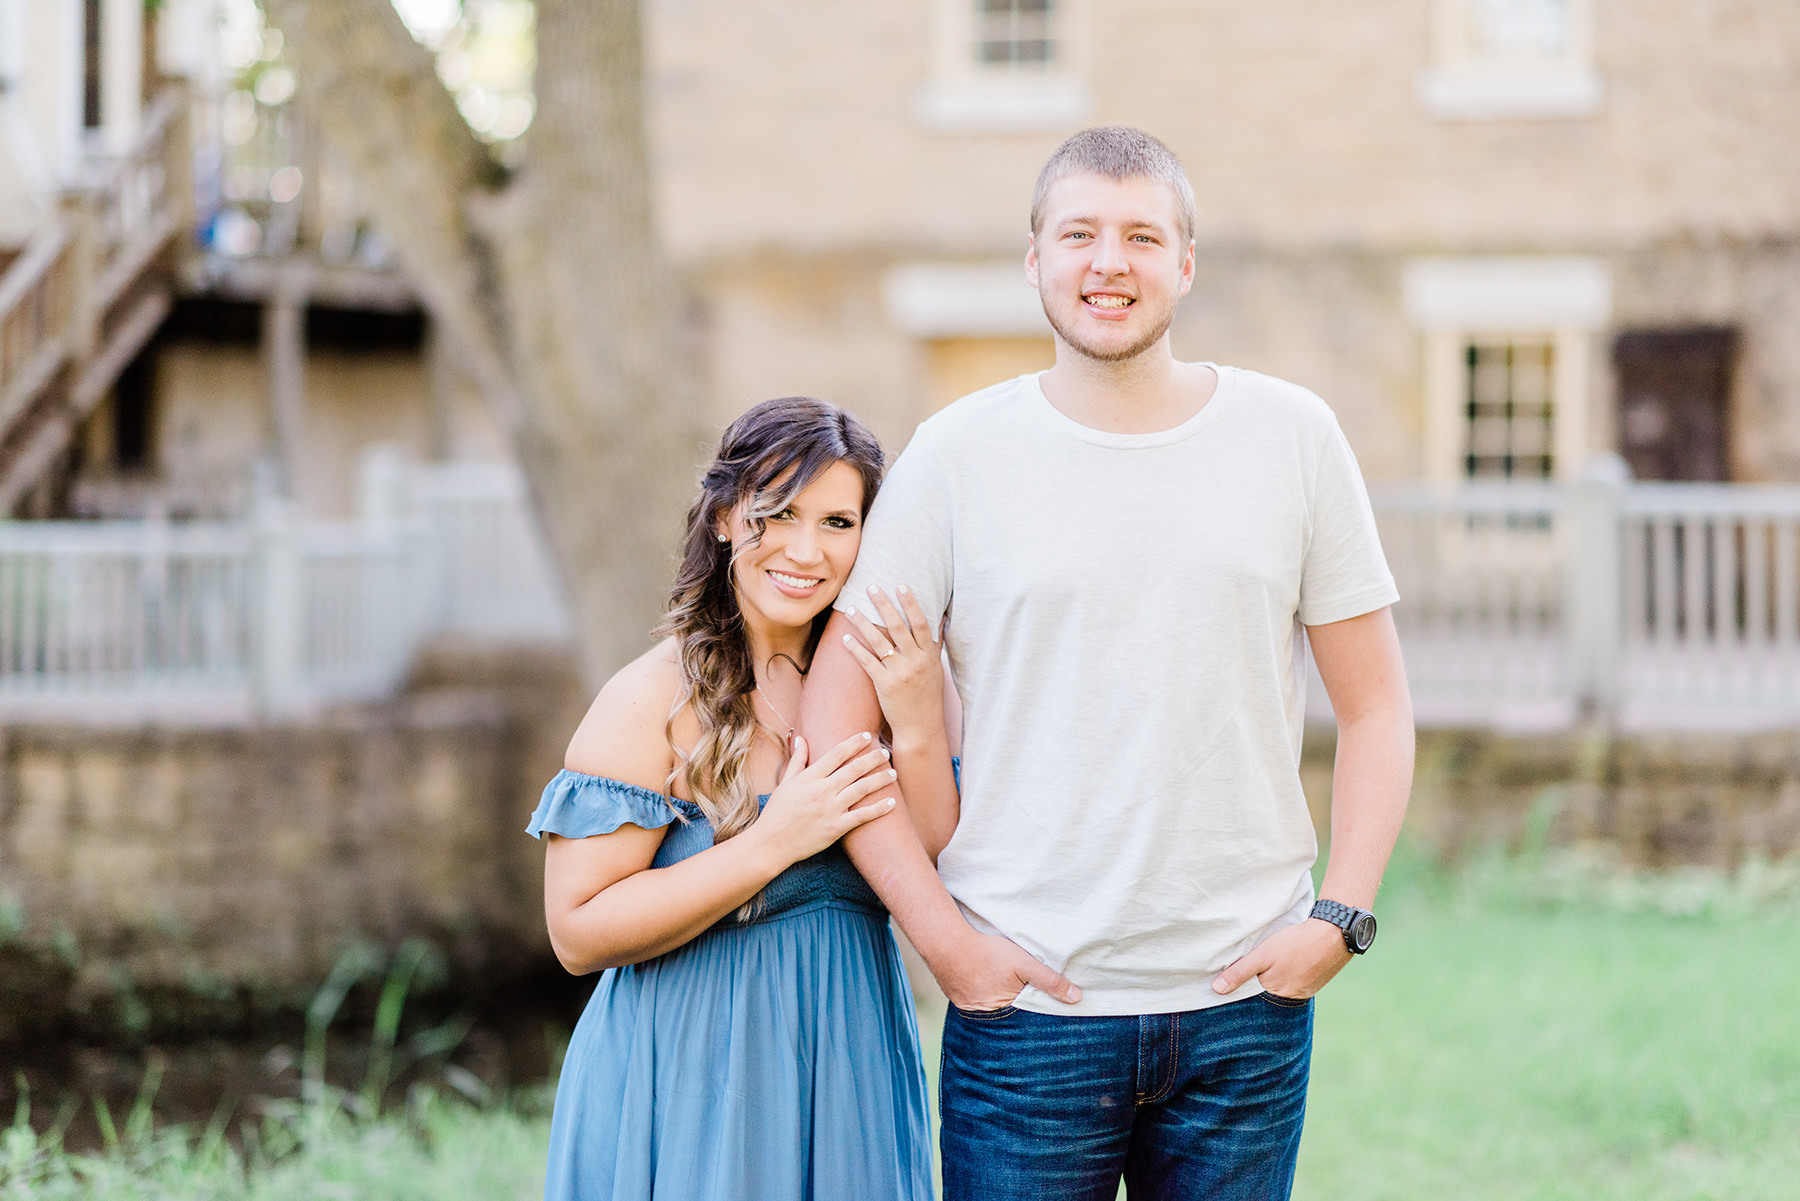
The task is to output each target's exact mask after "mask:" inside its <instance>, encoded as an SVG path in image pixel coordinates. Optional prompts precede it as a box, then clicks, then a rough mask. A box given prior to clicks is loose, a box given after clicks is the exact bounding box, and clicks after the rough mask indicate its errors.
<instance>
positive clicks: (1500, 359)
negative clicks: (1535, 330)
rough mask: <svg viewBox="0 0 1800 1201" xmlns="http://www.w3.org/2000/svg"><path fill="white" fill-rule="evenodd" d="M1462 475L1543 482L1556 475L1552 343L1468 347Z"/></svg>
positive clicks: (1475, 344) (1485, 342)
mask: <svg viewBox="0 0 1800 1201" xmlns="http://www.w3.org/2000/svg"><path fill="white" fill-rule="evenodd" d="M1464 361H1465V362H1466V363H1467V365H1468V371H1467V375H1466V381H1467V383H1466V388H1465V393H1466V395H1467V396H1468V403H1467V405H1466V406H1465V409H1464V412H1465V421H1464V436H1463V443H1464V447H1465V449H1464V452H1463V469H1464V474H1465V475H1466V476H1468V478H1470V479H1509V480H1510V479H1527V480H1547V479H1550V478H1551V477H1552V476H1553V475H1554V474H1555V464H1556V406H1555V402H1554V400H1553V390H1554V386H1555V380H1556V346H1555V343H1554V342H1553V341H1552V340H1550V339H1531V340H1505V341H1501V340H1494V339H1484V340H1481V341H1474V342H1470V343H1469V344H1468V348H1467V349H1466V350H1465V351H1464Z"/></svg>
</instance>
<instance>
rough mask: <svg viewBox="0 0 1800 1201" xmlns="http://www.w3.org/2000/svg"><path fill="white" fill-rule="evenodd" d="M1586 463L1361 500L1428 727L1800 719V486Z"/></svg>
mask: <svg viewBox="0 0 1800 1201" xmlns="http://www.w3.org/2000/svg"><path fill="white" fill-rule="evenodd" d="M1595 467H1596V469H1595V470H1593V471H1590V473H1589V474H1588V475H1587V476H1586V477H1584V478H1583V479H1582V480H1581V481H1579V482H1578V483H1574V484H1568V485H1550V484H1534V485H1526V484H1515V485H1469V486H1466V487H1463V488H1459V489H1434V488H1431V487H1429V486H1426V485H1408V486H1399V487H1395V486H1387V487H1376V488H1372V489H1371V499H1372V500H1373V502H1374V505H1375V512H1376V521H1377V524H1378V525H1379V526H1380V529H1381V536H1382V545H1383V548H1384V549H1385V550H1386V552H1387V555H1388V562H1389V565H1390V566H1391V567H1392V569H1393V572H1394V576H1395V580H1396V582H1397V583H1398V585H1399V588H1400V594H1401V600H1400V603H1399V604H1398V605H1397V606H1396V607H1395V611H1394V618H1395V623H1396V625H1397V626H1398V628H1399V630H1400V638H1401V644H1402V648H1403V650H1404V652H1405V655H1406V664H1407V677H1408V680H1409V682H1410V684H1411V686H1412V691H1413V699H1414V707H1415V711H1416V713H1417V715H1418V719H1419V722H1420V724H1421V725H1436V726H1496V727H1502V728H1507V727H1513V728H1517V727H1539V728H1545V727H1556V726H1564V725H1569V724H1571V723H1573V722H1575V721H1577V720H1579V719H1581V718H1583V717H1598V718H1600V719H1602V720H1607V721H1610V722H1613V723H1615V724H1617V725H1619V726H1621V727H1625V728H1636V729H1654V728H1670V729H1680V728H1704V727H1718V728H1738V729H1749V728H1758V727H1772V726H1782V725H1796V724H1800V487H1779V486H1755V485H1722V484H1651V483H1644V484H1633V483H1628V482H1626V481H1625V480H1624V478H1623V472H1622V470H1621V469H1620V465H1619V464H1618V463H1617V461H1616V460H1612V459H1602V460H1599V461H1597V463H1596V465H1595ZM1311 703H1312V711H1313V712H1314V714H1315V715H1321V714H1322V713H1323V712H1324V711H1325V710H1324V708H1323V702H1322V699H1320V698H1318V697H1317V695H1316V693H1315V695H1314V698H1313V699H1312V702H1311Z"/></svg>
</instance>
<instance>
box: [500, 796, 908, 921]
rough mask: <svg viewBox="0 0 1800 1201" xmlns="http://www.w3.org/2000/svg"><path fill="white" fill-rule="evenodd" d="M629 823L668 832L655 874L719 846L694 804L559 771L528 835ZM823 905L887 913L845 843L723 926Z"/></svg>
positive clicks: (575, 833)
mask: <svg viewBox="0 0 1800 1201" xmlns="http://www.w3.org/2000/svg"><path fill="white" fill-rule="evenodd" d="M757 799H758V802H759V804H763V805H766V804H768V803H769V797H768V794H767V793H765V794H763V795H762V796H761V797H759V798H757ZM626 823H630V824H631V825H634V826H641V827H643V828H644V829H646V830H659V829H664V828H665V827H666V828H667V833H665V834H664V835H663V840H662V845H660V846H658V847H657V848H656V857H655V858H654V859H652V860H651V862H650V866H651V867H653V868H656V867H668V866H670V865H671V864H675V863H680V862H681V861H682V860H683V859H687V858H690V857H692V856H694V855H698V854H699V853H700V852H701V851H704V850H707V849H708V848H710V847H711V846H712V845H713V827H712V823H711V822H710V821H708V820H707V818H706V814H705V813H704V812H702V811H701V809H700V806H698V805H696V804H695V803H694V802H692V801H688V800H683V799H681V798H678V797H672V796H667V795H664V794H663V793H660V792H655V791H652V790H651V789H648V788H644V787H642V786H641V785H637V784H627V783H625V782H624V781H622V780H614V779H611V778H610V777H607V776H591V775H587V774H585V773H583V772H577V771H569V770H567V769H564V770H563V771H561V772H558V773H557V775H556V778H555V779H553V780H551V781H550V784H549V786H548V787H547V788H545V789H544V796H543V799H542V800H541V801H540V802H539V803H538V808H537V812H536V813H534V814H533V815H532V818H531V825H530V826H529V827H527V832H528V833H530V834H531V835H532V837H534V838H537V837H542V836H543V835H545V834H560V835H562V836H563V837H564V838H587V837H590V836H592V835H595V834H610V833H612V832H613V831H614V830H617V829H618V828H619V827H620V826H622V825H625V824H626ZM821 905H839V906H846V907H850V908H856V909H862V910H865V911H867V912H869V913H871V914H877V915H885V914H886V912H887V910H886V909H885V908H884V907H883V906H882V904H881V900H880V898H878V897H877V896H876V895H875V890H874V889H872V888H870V887H869V885H868V883H867V882H866V881H865V880H864V879H863V878H862V875H861V873H859V872H858V871H857V870H856V867H855V865H854V864H852V863H851V862H850V856H849V855H847V854H845V853H844V848H843V846H842V844H839V843H833V844H832V845H831V846H829V847H827V848H825V849H824V850H823V851H820V852H819V853H818V854H817V855H813V856H811V857H810V858H807V859H802V860H800V862H798V863H796V864H794V865H793V866H791V867H789V868H787V870H785V871H783V872H782V873H781V874H780V875H778V876H776V877H775V878H774V879H773V880H771V881H769V883H768V884H766V885H765V886H764V887H763V890H762V892H761V893H760V894H758V897H757V903H756V905H755V907H754V911H753V912H752V914H751V915H750V917H748V918H747V919H740V918H738V917H736V916H735V915H734V916H729V917H727V918H725V919H724V920H723V921H721V922H720V923H719V925H721V926H732V925H753V924H755V923H757V922H766V921H773V920H774V919H776V918H778V917H781V916H783V915H785V914H789V913H794V912H797V911H799V910H803V909H811V908H816V907H818V906H821Z"/></svg>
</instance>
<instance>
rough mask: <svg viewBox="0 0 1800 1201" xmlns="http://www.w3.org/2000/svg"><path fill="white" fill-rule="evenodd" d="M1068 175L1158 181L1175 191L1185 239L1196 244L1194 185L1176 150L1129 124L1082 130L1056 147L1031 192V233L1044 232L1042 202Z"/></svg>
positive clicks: (1034, 235) (1184, 241)
mask: <svg viewBox="0 0 1800 1201" xmlns="http://www.w3.org/2000/svg"><path fill="white" fill-rule="evenodd" d="M1069 175H1104V176H1105V177H1106V178H1108V179H1120V180H1124V179H1154V180H1156V181H1157V182H1158V183H1166V184H1168V185H1169V187H1170V188H1172V189H1174V191H1175V207H1176V209H1177V210H1179V214H1180V218H1181V238H1182V242H1183V243H1184V244H1185V243H1187V242H1192V241H1193V240H1194V224H1195V222H1196V217H1195V214H1194V185H1193V184H1191V183H1189V182H1188V177H1187V172H1186V171H1184V170H1182V168H1181V160H1180V159H1178V158H1176V157H1175V152H1174V151H1173V150H1170V149H1169V148H1168V147H1167V146H1165V145H1163V144H1162V143H1161V142H1159V141H1157V140H1156V139H1155V138H1153V137H1151V136H1150V135H1149V134H1147V133H1145V132H1144V131H1143V130H1141V129H1134V128H1132V127H1131V126H1129V125H1099V126H1095V127H1094V128H1093V129H1084V130H1082V131H1081V132H1080V133H1078V134H1075V135H1074V136H1073V137H1071V138H1070V139H1069V140H1068V141H1066V142H1064V143H1063V144H1062V145H1060V146H1058V147H1057V148H1056V152H1055V153H1054V154H1052V155H1051V156H1050V161H1049V162H1047V163H1045V164H1044V169H1043V170H1042V171H1040V172H1038V178H1037V187H1036V188H1035V189H1033V191H1032V193H1031V235H1032V237H1036V236H1037V235H1038V233H1039V232H1040V231H1041V229H1042V228H1043V220H1044V198H1045V197H1046V196H1047V195H1048V194H1049V192H1050V188H1051V185H1053V184H1054V183H1056V181H1057V180H1059V179H1062V178H1064V177H1065V176H1069Z"/></svg>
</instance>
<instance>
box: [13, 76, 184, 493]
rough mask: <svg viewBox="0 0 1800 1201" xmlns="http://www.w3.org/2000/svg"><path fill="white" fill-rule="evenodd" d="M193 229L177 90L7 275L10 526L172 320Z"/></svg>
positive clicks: (70, 198)
mask: <svg viewBox="0 0 1800 1201" xmlns="http://www.w3.org/2000/svg"><path fill="white" fill-rule="evenodd" d="M192 221H193V156H192V144H191V142H190V140H189V128H188V100H187V90H186V88H184V87H182V86H181V85H179V84H171V85H170V86H168V87H167V88H166V89H165V90H164V91H163V92H162V93H161V94H160V95H159V96H158V97H157V99H156V100H155V102H154V103H152V104H151V106H150V107H149V109H148V110H147V111H146V113H145V114H144V122H143V127H142V130H141V132H140V134H139V137H138V140H137V143H136V144H135V145H134V146H133V147H132V149H131V151H130V152H129V153H127V154H126V155H124V156H123V157H122V158H120V159H117V160H115V161H113V162H112V163H110V164H108V167H107V169H106V171H105V174H104V176H103V177H102V178H101V180H100V181H99V182H98V183H97V184H95V185H93V186H90V187H84V188H77V189H71V190H69V191H67V192H65V193H64V194H63V196H62V198H61V201H60V203H59V205H58V208H57V211H56V212H55V213H54V214H52V215H51V216H50V217H49V218H48V219H47V220H46V221H45V222H44V224H43V226H42V227H41V228H40V229H39V230H38V231H37V232H36V233H35V234H34V235H33V236H32V238H31V239H30V241H29V242H28V243H27V244H26V246H25V248H24V249H23V251H22V252H21V253H20V254H19V255H18V257H17V258H16V259H15V260H14V261H13V262H12V263H11V265H10V266H8V267H7V268H6V270H5V274H4V275H0V518H5V517H6V516H9V515H11V514H12V513H13V512H14V510H15V509H17V508H18V507H19V504H20V502H21V500H22V499H23V498H24V497H25V496H26V495H27V494H28V493H29V492H30V491H31V489H32V488H33V487H34V486H35V485H36V484H37V483H38V482H39V481H40V480H41V479H43V478H44V477H45V475H46V474H47V473H48V472H49V471H50V470H51V468H52V467H54V465H55V463H56V461H57V458H58V457H59V456H60V455H61V454H62V453H63V452H64V451H65V450H66V449H67V448H68V445H69V442H70V439H71V438H73V437H74V435H75V432H76V431H77V430H78V429H80V427H81V424H82V423H83V422H84V421H85V420H86V419H87V417H88V415H89V414H90V413H91V412H92V411H93V409H94V406H95V405H97V404H98V403H99V402H100V400H101V398H102V397H104V396H105V395H106V392H107V390H108V389H109V388H110V387H111V386H112V384H113V381H114V380H116V379H117V378H118V376H119V373H120V372H121V371H122V370H124V368H125V366H126V365H127V364H128V363H130V362H131V360H132V359H133V358H134V357H135V356H136V355H137V353H138V352H139V351H140V350H141V349H142V348H143V346H144V344H145V343H146V342H148V341H149V340H150V338H151V336H152V335H153V334H155V332H156V330H157V327H158V326H160V325H161V324H162V321H163V318H164V317H165V316H167V315H168V312H169V308H170V306H171V304H172V302H173V298H174V293H175V284H176V278H175V276H176V268H177V266H178V259H179V256H180V252H181V250H182V247H183V241H184V235H185V234H186V232H187V230H188V229H189V227H190V226H191V224H192Z"/></svg>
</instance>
